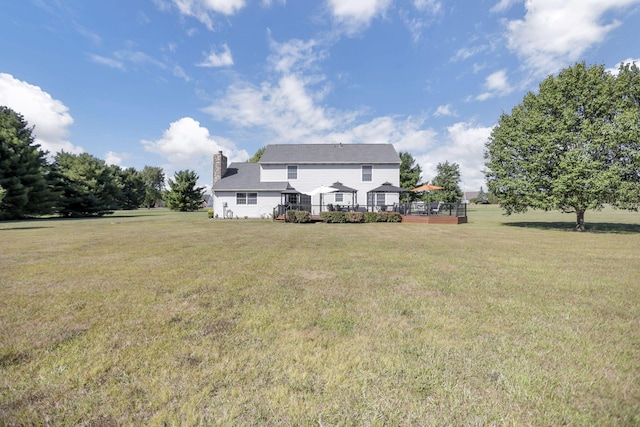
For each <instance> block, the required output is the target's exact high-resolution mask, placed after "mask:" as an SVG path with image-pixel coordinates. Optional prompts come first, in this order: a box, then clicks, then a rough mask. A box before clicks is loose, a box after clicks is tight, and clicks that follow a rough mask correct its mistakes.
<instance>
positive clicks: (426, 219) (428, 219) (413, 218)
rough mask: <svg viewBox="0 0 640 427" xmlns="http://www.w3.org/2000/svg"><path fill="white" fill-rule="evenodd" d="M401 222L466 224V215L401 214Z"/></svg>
mask: <svg viewBox="0 0 640 427" xmlns="http://www.w3.org/2000/svg"><path fill="white" fill-rule="evenodd" d="M401 216H402V222H407V223H416V224H466V223H467V217H466V216H462V217H457V216H437V215H430V216H427V215H401ZM276 221H279V222H284V215H279V216H277V217H276ZM320 221H321V219H320V216H319V215H312V216H311V222H320Z"/></svg>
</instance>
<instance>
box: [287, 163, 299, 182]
mask: <svg viewBox="0 0 640 427" xmlns="http://www.w3.org/2000/svg"><path fill="white" fill-rule="evenodd" d="M287 179H288V180H289V179H298V166H287Z"/></svg>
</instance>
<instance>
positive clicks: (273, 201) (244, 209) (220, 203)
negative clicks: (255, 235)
mask: <svg viewBox="0 0 640 427" xmlns="http://www.w3.org/2000/svg"><path fill="white" fill-rule="evenodd" d="M243 192H244V191H243ZM247 192H249V193H253V192H254V191H247ZM213 200H214V202H213V203H214V205H213V213H214V215H218V218H223V217H224V214H225V212H228V211H232V212H233V217H234V218H235V217H236V216H237V217H238V218H244V217H245V216H246V217H248V218H263V217H266V216H267V215H271V214H272V213H273V208H275V207H276V206H277V205H279V204H280V200H281V199H280V193H277V192H262V193H261V192H258V204H257V205H238V204H236V192H235V191H217V192H216V193H215V197H214V199H213ZM225 203H226V204H227V206H226V208H225V206H224V204H225Z"/></svg>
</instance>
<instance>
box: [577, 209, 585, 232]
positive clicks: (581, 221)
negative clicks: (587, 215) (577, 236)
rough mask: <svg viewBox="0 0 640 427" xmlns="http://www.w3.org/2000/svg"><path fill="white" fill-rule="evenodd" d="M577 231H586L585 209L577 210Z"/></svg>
mask: <svg viewBox="0 0 640 427" xmlns="http://www.w3.org/2000/svg"><path fill="white" fill-rule="evenodd" d="M576 231H584V209H582V210H577V209H576Z"/></svg>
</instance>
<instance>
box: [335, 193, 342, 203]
mask: <svg viewBox="0 0 640 427" xmlns="http://www.w3.org/2000/svg"><path fill="white" fill-rule="evenodd" d="M343 201H344V200H343V197H342V193H336V202H343Z"/></svg>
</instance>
